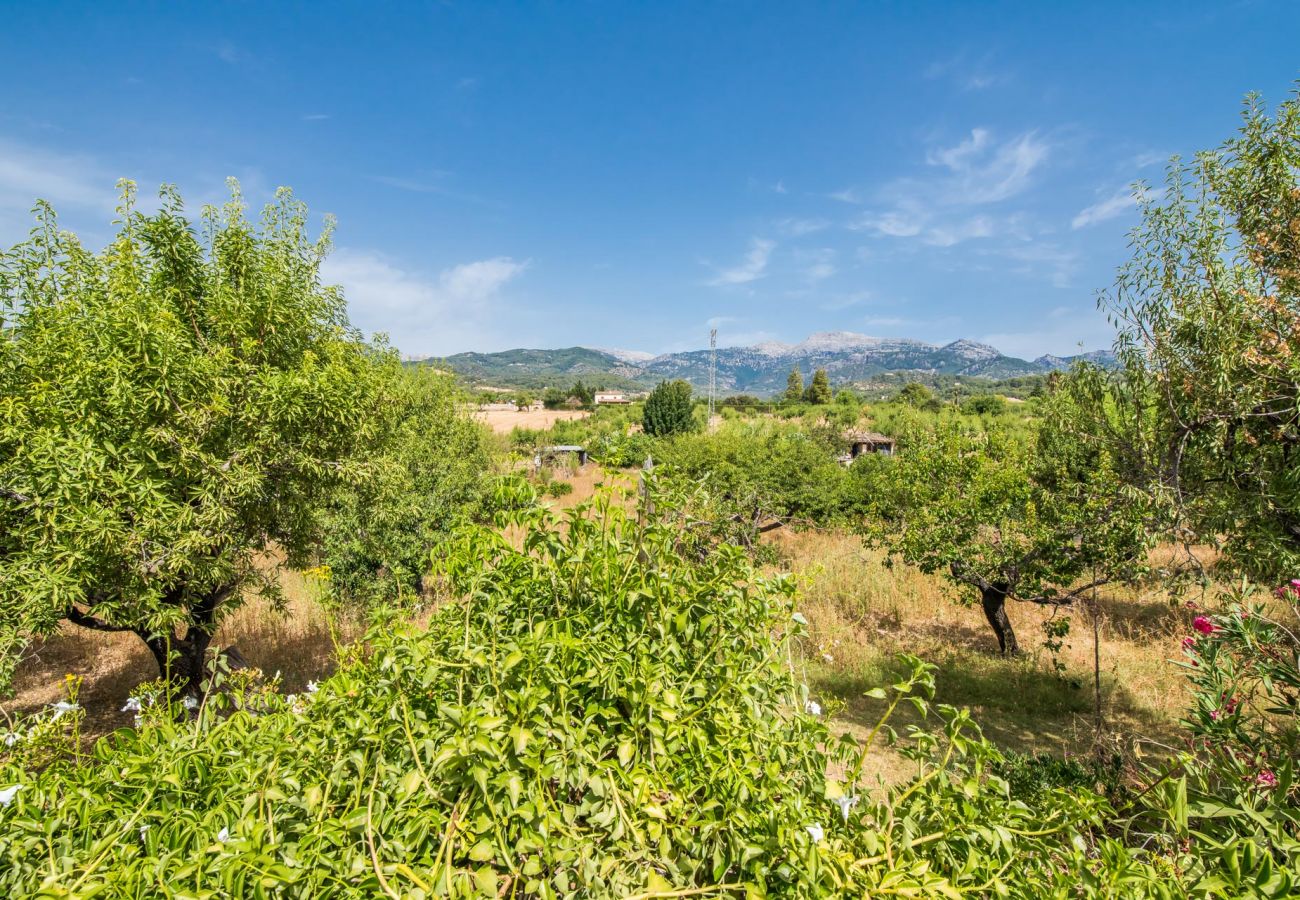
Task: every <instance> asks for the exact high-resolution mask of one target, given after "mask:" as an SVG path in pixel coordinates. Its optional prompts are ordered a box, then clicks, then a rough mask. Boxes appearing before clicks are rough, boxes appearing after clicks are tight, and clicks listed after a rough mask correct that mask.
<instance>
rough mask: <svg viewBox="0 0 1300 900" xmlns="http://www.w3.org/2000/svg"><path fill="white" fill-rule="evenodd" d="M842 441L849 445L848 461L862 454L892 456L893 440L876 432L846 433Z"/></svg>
mask: <svg viewBox="0 0 1300 900" xmlns="http://www.w3.org/2000/svg"><path fill="white" fill-rule="evenodd" d="M844 439H845V440H846V441H848V443H849V459H850V460H855V459H857V458H858V457H859V456H861V455H862V454H864V453H883V454H885V456H893V455H894V439H893V438H891V437H888V436H886V435H883V434H881V433H880V432H878V431H856V430H854V431H846V432H844Z"/></svg>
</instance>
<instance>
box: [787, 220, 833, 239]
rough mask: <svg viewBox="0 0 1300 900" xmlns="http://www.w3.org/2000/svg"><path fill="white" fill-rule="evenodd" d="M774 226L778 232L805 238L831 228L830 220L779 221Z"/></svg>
mask: <svg viewBox="0 0 1300 900" xmlns="http://www.w3.org/2000/svg"><path fill="white" fill-rule="evenodd" d="M774 224H775V227H776V229H777V231H780V232H781V233H782V234H786V235H789V236H790V237H803V236H804V235H808V234H815V233H817V232H818V231H824V230H825V229H827V228H830V227H831V223H830V221H829V220H828V219H795V218H790V219H778V220H777V221H776V222H775V223H774Z"/></svg>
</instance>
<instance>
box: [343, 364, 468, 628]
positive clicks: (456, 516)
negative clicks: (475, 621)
mask: <svg viewBox="0 0 1300 900" xmlns="http://www.w3.org/2000/svg"><path fill="white" fill-rule="evenodd" d="M379 415H380V424H379V428H378V433H377V434H376V435H375V437H374V439H373V441H372V442H371V444H370V446H369V447H368V448H367V449H368V453H369V454H370V455H369V457H368V461H369V462H370V469H371V471H370V473H369V475H368V476H367V477H366V478H365V479H363V480H361V481H359V482H356V483H349V484H346V485H343V486H342V487H341V488H340V489H339V490H337V491H335V492H334V493H333V495H332V496H331V497H330V499H329V502H328V503H327V504H326V516H325V520H324V528H323V529H322V531H323V535H322V539H321V559H322V561H323V562H324V563H326V564H327V565H328V566H329V568H330V575H331V579H330V583H331V586H332V589H333V591H334V593H335V595H336V596H337V598H338V599H340V600H342V601H344V602H346V603H349V604H353V605H359V606H365V605H368V604H370V603H373V602H376V601H385V602H386V601H391V600H393V599H411V598H414V597H417V596H418V595H420V594H421V593H422V592H423V590H424V588H425V576H426V574H427V573H428V567H429V560H430V556H429V554H430V550H431V549H432V547H433V546H434V545H435V544H436V543H438V542H439V541H440V540H442V539H444V538H445V537H446V535H447V534H448V533H449V531H450V530H451V529H452V528H453V527H455V526H457V525H459V524H462V523H464V522H466V521H468V520H472V519H473V518H474V517H475V516H476V515H477V513H478V512H479V511H480V509H481V505H482V502H483V499H484V491H485V487H484V479H485V478H486V476H487V474H488V472H489V471H490V470H491V459H490V458H489V455H488V451H487V442H486V440H485V435H484V432H483V428H482V427H481V426H480V425H479V424H478V423H476V422H474V421H472V420H471V419H470V418H469V417H468V416H467V415H466V414H465V412H464V410H463V407H462V398H461V397H460V395H459V394H458V393H457V392H456V390H455V388H454V386H453V383H452V381H451V379H450V378H448V377H447V376H445V375H439V374H437V373H435V372H432V371H430V370H428V369H417V370H414V371H407V372H400V371H399V372H397V373H396V377H395V378H394V380H393V381H392V382H391V383H390V384H389V385H387V389H386V391H385V399H384V403H383V404H382V405H381V407H380V410H379Z"/></svg>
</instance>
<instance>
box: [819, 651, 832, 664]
mask: <svg viewBox="0 0 1300 900" xmlns="http://www.w3.org/2000/svg"><path fill="white" fill-rule="evenodd" d="M822 659H824V660H826V661H827V662H828V663H833V662H835V657H833V656H831V655H830V654H829V653H823V654H822Z"/></svg>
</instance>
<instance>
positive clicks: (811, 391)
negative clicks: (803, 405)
mask: <svg viewBox="0 0 1300 900" xmlns="http://www.w3.org/2000/svg"><path fill="white" fill-rule="evenodd" d="M832 396H833V395H832V393H831V382H830V379H829V378H828V377H826V370H825V369H818V370H817V371H816V372H813V377H812V381H811V382H809V384H808V390H807V391H806V392H805V393H804V400H805V401H807V402H808V403H812V404H813V405H815V406H823V405H825V404H827V403H830V402H831V399H832Z"/></svg>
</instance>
